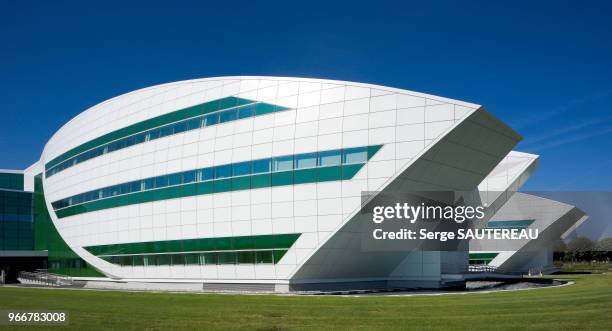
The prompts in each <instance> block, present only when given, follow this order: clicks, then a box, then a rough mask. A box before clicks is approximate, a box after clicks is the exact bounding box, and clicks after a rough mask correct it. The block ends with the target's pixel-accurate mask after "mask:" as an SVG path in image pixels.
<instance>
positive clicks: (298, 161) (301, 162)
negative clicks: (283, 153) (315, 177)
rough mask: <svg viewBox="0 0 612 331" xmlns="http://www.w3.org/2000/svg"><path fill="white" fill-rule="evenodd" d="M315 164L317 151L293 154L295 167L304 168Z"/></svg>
mask: <svg viewBox="0 0 612 331" xmlns="http://www.w3.org/2000/svg"><path fill="white" fill-rule="evenodd" d="M316 166H317V153H308V154H300V155H296V156H295V168H296V169H305V168H314V167H316Z"/></svg>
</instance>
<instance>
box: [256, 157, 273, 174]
mask: <svg viewBox="0 0 612 331" xmlns="http://www.w3.org/2000/svg"><path fill="white" fill-rule="evenodd" d="M252 172H253V173H254V174H258V173H262V172H270V159H264V160H255V161H253V171H252Z"/></svg>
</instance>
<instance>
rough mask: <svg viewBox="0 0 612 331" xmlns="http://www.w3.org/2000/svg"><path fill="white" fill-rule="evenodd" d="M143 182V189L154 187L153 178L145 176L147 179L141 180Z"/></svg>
mask: <svg viewBox="0 0 612 331" xmlns="http://www.w3.org/2000/svg"><path fill="white" fill-rule="evenodd" d="M143 182H144V189H145V190H150V189H152V188H155V179H153V178H147V179H145V180H143Z"/></svg>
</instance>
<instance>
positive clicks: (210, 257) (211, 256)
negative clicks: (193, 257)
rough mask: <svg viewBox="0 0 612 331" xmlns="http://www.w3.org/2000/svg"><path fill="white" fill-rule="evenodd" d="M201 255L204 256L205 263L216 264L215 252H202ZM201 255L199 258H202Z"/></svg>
mask: <svg viewBox="0 0 612 331" xmlns="http://www.w3.org/2000/svg"><path fill="white" fill-rule="evenodd" d="M202 257H203V258H204V263H205V264H217V262H218V259H217V253H204V254H203V256H202ZM202 257H200V259H202Z"/></svg>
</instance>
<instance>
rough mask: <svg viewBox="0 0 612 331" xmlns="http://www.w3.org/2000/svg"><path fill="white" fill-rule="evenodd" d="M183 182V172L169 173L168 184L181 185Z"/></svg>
mask: <svg viewBox="0 0 612 331" xmlns="http://www.w3.org/2000/svg"><path fill="white" fill-rule="evenodd" d="M182 183H183V176H182V174H171V175H168V185H169V186H170V185H179V184H182Z"/></svg>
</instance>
